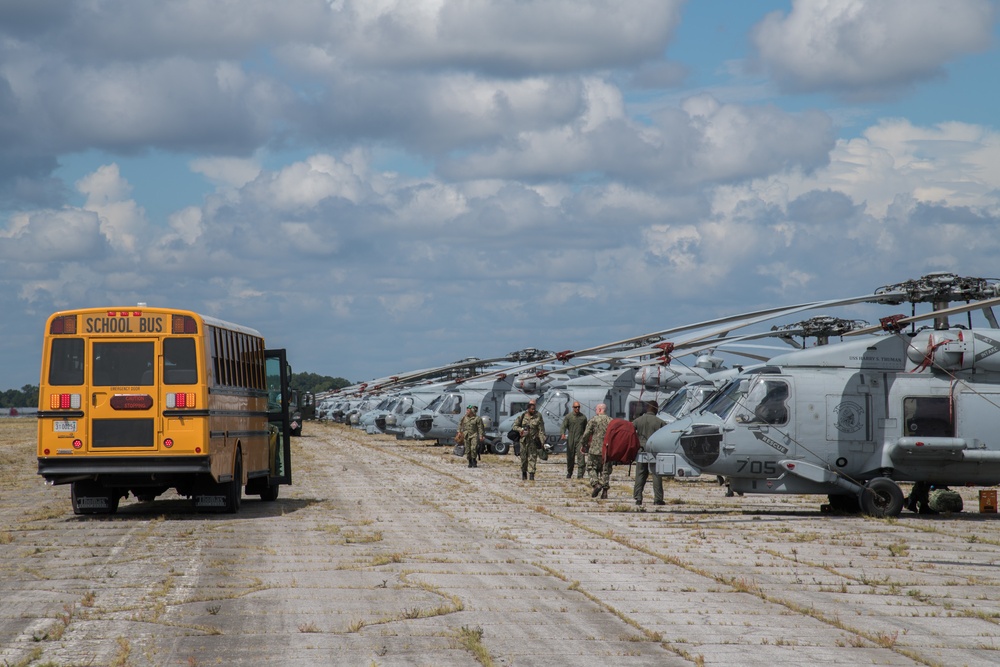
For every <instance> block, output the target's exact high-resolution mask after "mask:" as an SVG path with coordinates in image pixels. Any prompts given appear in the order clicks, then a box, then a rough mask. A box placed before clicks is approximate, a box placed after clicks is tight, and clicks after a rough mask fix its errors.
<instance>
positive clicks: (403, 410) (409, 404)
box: [393, 396, 413, 415]
mask: <svg viewBox="0 0 1000 667" xmlns="http://www.w3.org/2000/svg"><path fill="white" fill-rule="evenodd" d="M393 412H394V413H395V414H397V415H408V414H411V413H412V412H413V399H412V398H410V397H409V396H407V397H406V398H404V399H402V400H401V401H400V402H399V403H398V404H396V409H395V410H393Z"/></svg>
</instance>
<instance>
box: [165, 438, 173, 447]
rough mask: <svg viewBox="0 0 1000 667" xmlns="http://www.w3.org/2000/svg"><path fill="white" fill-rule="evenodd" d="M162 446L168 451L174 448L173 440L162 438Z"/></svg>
mask: <svg viewBox="0 0 1000 667" xmlns="http://www.w3.org/2000/svg"><path fill="white" fill-rule="evenodd" d="M163 446H164V447H166V448H167V449H170V448H171V447H173V446H174V439H173V438H164V439H163Z"/></svg>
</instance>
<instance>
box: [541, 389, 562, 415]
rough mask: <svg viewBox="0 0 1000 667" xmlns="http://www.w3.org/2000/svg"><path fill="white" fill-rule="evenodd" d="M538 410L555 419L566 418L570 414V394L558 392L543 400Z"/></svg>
mask: <svg viewBox="0 0 1000 667" xmlns="http://www.w3.org/2000/svg"><path fill="white" fill-rule="evenodd" d="M538 410H539V411H540V412H544V413H546V414H549V415H553V416H555V417H560V418H561V417H565V416H566V415H567V414H569V394H566V393H563V392H561V391H557V392H555V393H553V394H551V395H550V396H548V397H547V398H543V399H542V401H541V405H539V406H538Z"/></svg>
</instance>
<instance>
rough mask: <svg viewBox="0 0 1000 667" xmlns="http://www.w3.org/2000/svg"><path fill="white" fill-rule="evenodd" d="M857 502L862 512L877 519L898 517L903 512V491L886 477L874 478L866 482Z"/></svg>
mask: <svg viewBox="0 0 1000 667" xmlns="http://www.w3.org/2000/svg"><path fill="white" fill-rule="evenodd" d="M858 500H859V502H860V503H861V511H862V512H864V513H865V514H867V515H868V516H872V517H876V518H879V519H881V518H885V517H895V516H899V513H900V512H902V511H903V491H902V489H900V488H899V485H898V484H896V483H895V482H894V481H892V480H891V479H888V478H887V477H876V478H875V479H873V480H871V481H870V482H868V484H866V485H865V488H864V489H862V491H861V495H860V496H859V497H858Z"/></svg>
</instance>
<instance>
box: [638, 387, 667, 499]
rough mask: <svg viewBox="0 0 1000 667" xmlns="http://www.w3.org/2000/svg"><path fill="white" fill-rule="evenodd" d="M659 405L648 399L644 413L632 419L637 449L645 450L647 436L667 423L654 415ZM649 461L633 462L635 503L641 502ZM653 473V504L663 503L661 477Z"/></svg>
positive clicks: (648, 473) (647, 476)
mask: <svg viewBox="0 0 1000 667" xmlns="http://www.w3.org/2000/svg"><path fill="white" fill-rule="evenodd" d="M658 407H659V406H657V405H656V401H650V402H649V403H648V404H647V405H646V413H645V414H643V415H642V416H639V417H636V418H635V419H633V420H632V425H633V426H635V432H636V435H638V436H639V451H640V452H644V451H646V441H647V440H649V436H651V435H653V434H654V433H656V432H657V431H659V430H660V429H661V428H662V427H664V426H666V425H667V422H665V421H663V420H662V419H660V418H659V417H657V416H656V410H657V409H658ZM650 465H652V464H650V463H636V464H635V484H633V485H632V497H633V498H635V504H636V505H641V504H642V492H643V490H644V489H645V488H646V480H647V479H649V475H650V474H651V473H650V472H649V466H650ZM652 475H653V504H654V505H663V504H664V502H663V477H661V476H660V475H657V474H656V473H655V472H654V473H652Z"/></svg>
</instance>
